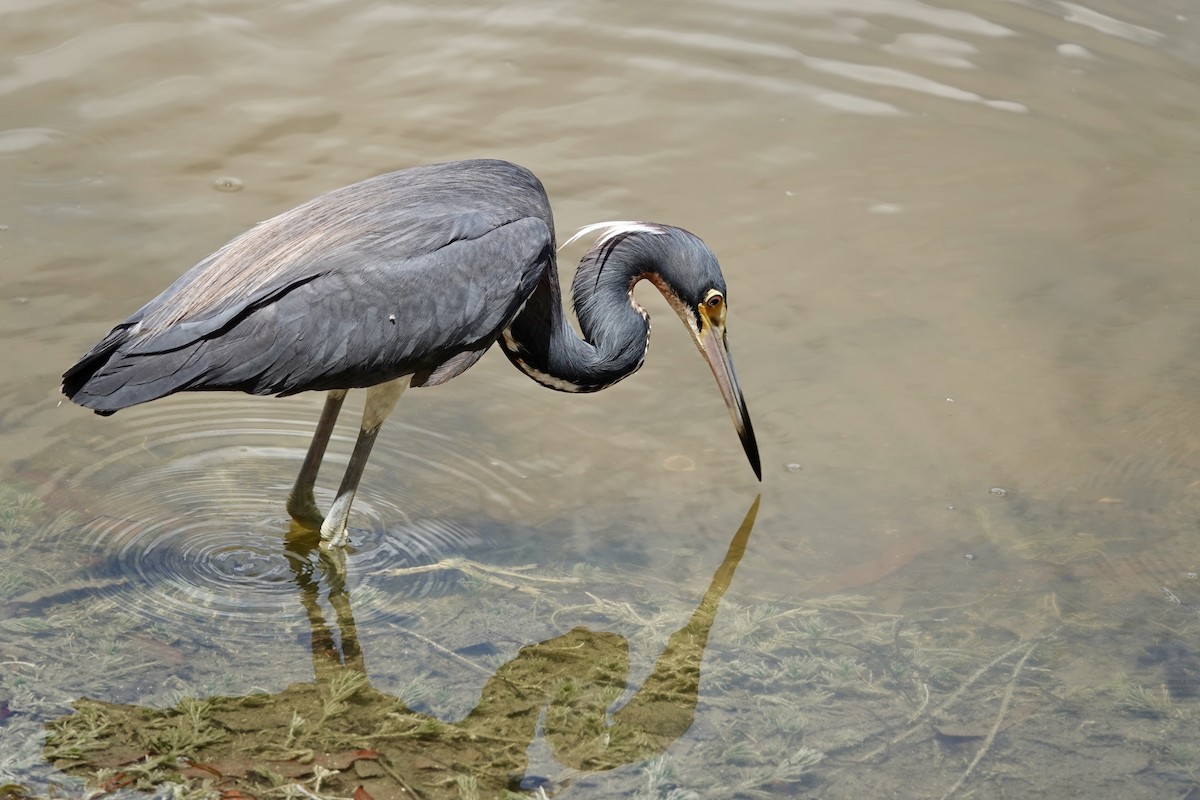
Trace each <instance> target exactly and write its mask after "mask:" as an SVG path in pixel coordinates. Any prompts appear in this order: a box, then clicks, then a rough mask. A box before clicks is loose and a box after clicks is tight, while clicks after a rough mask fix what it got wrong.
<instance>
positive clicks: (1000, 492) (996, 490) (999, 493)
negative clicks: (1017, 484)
mask: <svg viewBox="0 0 1200 800" xmlns="http://www.w3.org/2000/svg"><path fill="white" fill-rule="evenodd" d="M988 492H989V493H990V494H994V495H996V497H1004V496H1005V495H1007V494H1008V489H1005V488H1003V487H1001V486H993V487H992V488H990V489H988Z"/></svg>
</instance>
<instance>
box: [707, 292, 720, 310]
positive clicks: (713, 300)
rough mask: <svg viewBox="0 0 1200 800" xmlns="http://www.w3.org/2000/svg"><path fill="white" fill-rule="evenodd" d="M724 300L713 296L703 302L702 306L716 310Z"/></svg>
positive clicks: (718, 296) (715, 295) (716, 295)
mask: <svg viewBox="0 0 1200 800" xmlns="http://www.w3.org/2000/svg"><path fill="white" fill-rule="evenodd" d="M724 299H725V298H723V297H721V295H719V294H714V295H713V296H712V297H710V298H708V299H707V300H705V301H704V305H706V306H708V307H709V308H717V307H718V306H720V305H721V302H722V301H723V300H724Z"/></svg>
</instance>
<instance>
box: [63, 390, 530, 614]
mask: <svg viewBox="0 0 1200 800" xmlns="http://www.w3.org/2000/svg"><path fill="white" fill-rule="evenodd" d="M265 402H272V401H258V402H256V401H254V400H236V399H235V400H231V401H230V402H226V403H221V404H214V403H211V402H209V403H204V401H203V400H198V401H191V400H189V399H183V400H181V401H180V402H167V403H163V404H161V405H158V406H157V407H155V406H148V407H146V408H144V409H136V410H134V411H132V412H127V413H128V414H129V416H130V417H131V420H130V421H132V422H133V423H134V424H133V425H131V426H129V427H127V428H126V431H127V432H126V433H124V434H120V433H116V434H115V435H114V434H112V429H110V433H109V435H106V436H105V437H103V439H101V437H99V436H98V435H96V436H94V437H93V439H94V440H99V441H101V442H103V443H102V444H100V445H99V446H97V447H95V448H94V452H93V457H92V459H91V462H90V463H87V460H86V459H85V458H83V457H82V456H81V455H79V454H76V453H72V452H70V449H69V448H70V446H69V445H64V450H65V452H64V454H63V458H64V463H66V464H68V465H71V466H66V467H64V468H63V470H62V471H60V473H59V474H58V475H57V476H56V482H57V483H58V485H60V486H62V487H63V489H62V490H61V491H60V492H59V493H58V501H59V502H60V503H62V504H63V506H64V507H68V508H83V509H87V511H88V512H89V513H90V514H91V516H90V519H88V521H87V522H85V523H84V524H82V525H79V526H67V527H63V528H62V529H61V530H60V531H59V533H57V534H56V536H57V538H58V539H59V540H60V541H59V542H57V543H56V545H55V546H56V547H62V548H72V549H74V550H75V551H77V552H79V553H80V558H79V561H80V562H81V563H83V564H85V565H87V569H88V570H89V573H88V574H87V575H84V576H82V577H83V578H86V579H87V580H89V581H93V582H94V581H96V580H97V579H101V580H102V581H104V584H105V586H106V589H105V591H104V594H106V595H107V596H109V597H110V598H111V599H112V600H113V601H114V602H115V603H116V604H117V605H120V606H121V607H123V608H124V609H125V610H127V611H128V612H129V613H131V614H133V615H134V616H135V617H138V618H140V619H144V620H146V621H147V622H149V623H159V624H164V625H169V626H171V627H172V628H173V629H177V628H179V626H181V625H182V626H185V627H188V628H191V629H200V630H222V631H225V630H227V629H228V627H229V626H234V627H236V628H237V629H238V630H239V631H240V632H241V633H240V634H239V635H250V636H267V637H271V638H274V637H276V636H278V635H279V633H280V631H281V630H286V629H288V628H289V627H290V625H291V624H299V623H302V622H303V621H304V619H305V617H304V613H303V607H302V606H301V604H300V603H299V602H298V586H299V585H300V584H302V583H304V582H305V580H306V578H305V576H311V575H313V574H314V571H315V570H316V569H317V564H318V560H319V558H320V556H319V555H318V551H316V550H315V549H314V548H313V547H312V545H313V544H315V536H313V535H312V534H311V533H302V532H300V531H298V530H297V529H294V528H293V526H292V525H291V522H290V520H289V518H288V516H287V514H286V511H285V509H284V502H285V499H286V496H287V492H288V490H289V489H290V486H291V481H292V479H293V478H294V476H295V473H296V471H297V470H298V469H299V465H300V463H301V460H302V459H303V455H304V451H305V448H306V447H307V443H308V438H309V436H310V433H311V425H312V424H313V418H309V417H308V415H307V414H300V413H297V415H296V419H290V418H289V416H288V415H287V413H288V412H290V411H292V410H294V409H298V408H299V407H300V406H301V405H303V406H308V405H309V404H308V403H301V404H296V403H294V402H286V401H285V402H282V403H280V402H278V401H275V402H276V403H277V405H278V406H280V407H281V408H283V409H286V411H285V413H284V414H283V415H281V416H280V417H278V418H274V419H272V418H266V417H262V416H257V415H252V414H249V413H245V414H241V415H239V414H237V413H236V412H237V411H238V410H239V409H241V410H247V409H250V408H253V409H254V411H255V412H256V414H258V415H261V413H262V403H265ZM216 408H219V413H220V415H221V420H223V421H225V424H226V425H228V424H229V421H231V420H236V423H235V424H234V425H232V426H229V427H223V428H217V427H215V426H216V425H219V424H221V422H219V421H218V420H217V419H216V418H215V414H214V409H216ZM206 411H207V413H205V412H206ZM347 416H350V414H349V413H348V414H347ZM314 418H315V415H314ZM89 422H90V420H89ZM345 427H346V428H349V425H348V424H347V425H346V426H345ZM351 431H353V429H352V428H351V429H350V431H347V432H346V433H347V435H339V436H336V437H335V439H334V441H333V442H332V444H331V453H330V454H329V456H328V458H327V461H328V466H327V469H326V470H324V471H323V473H322V478H323V480H322V481H319V483H323V484H324V486H323V487H320V488H319V489H318V503H320V504H322V505H326V506H327V505H328V503H329V502H330V501H331V499H332V496H333V489H332V487H333V486H336V484H337V481H338V480H340V474H341V468H342V467H343V466H344V463H345V459H346V455H345V453H346V452H347V451H348V450H349V448H350V446H351V444H352V439H353V436H352V435H349V433H350V432H351ZM383 436H384V437H387V438H390V437H392V436H396V437H401V438H402V439H403V440H404V441H405V442H406V445H407V447H406V450H411V452H415V453H419V454H420V455H419V457H414V456H412V455H410V453H408V452H401V451H399V450H398V449H396V448H393V447H388V446H387V445H386V443H385V442H384V441H382V440H381V442H380V445H381V446H378V447H377V452H376V456H377V458H373V459H372V461H371V464H370V465H368V469H367V474H366V476H365V478H364V481H363V484H362V486H361V488H360V490H359V493H358V497H357V499H356V502H355V506H354V511H353V513H352V515H351V539H352V542H353V547H352V549H351V551H350V552H349V554H348V556H347V561H348V573H349V574H350V575H351V580H352V581H353V585H352V587H351V588H352V590H353V591H354V592H355V593H357V594H360V595H362V596H363V597H364V598H365V599H364V600H363V601H362V602H361V603H356V613H357V614H358V616H359V619H360V621H365V620H368V619H371V618H372V617H389V618H393V619H394V618H395V617H396V616H397V615H406V614H411V613H413V612H414V611H415V610H416V609H417V607H418V606H417V605H414V604H419V602H420V601H422V600H424V599H427V598H430V597H433V596H437V595H442V594H445V593H447V592H450V591H454V590H456V587H457V581H458V580H459V579H460V577H461V576H459V575H457V574H455V573H436V572H435V573H429V574H423V575H417V576H410V577H406V578H404V579H402V580H400V579H395V578H386V577H379V576H382V575H384V573H386V571H387V570H388V569H391V568H395V567H408V566H418V565H424V564H429V563H432V562H435V561H437V560H439V559H441V558H444V557H447V556H464V555H465V556H467V557H470V554H471V553H472V551H478V550H479V549H481V548H483V547H485V546H488V545H489V539H503V538H504V535H503V528H502V527H501V526H500V523H497V522H492V521H490V519H491V518H490V516H485V517H484V518H483V519H482V520H480V521H471V522H463V521H456V520H449V519H448V518H447V517H446V511H447V510H453V509H455V508H458V507H463V508H471V509H472V510H473V511H475V510H476V509H477V508H479V507H480V506H481V503H480V500H481V499H483V500H485V502H483V503H482V507H484V508H485V509H486V511H487V513H488V514H489V515H490V514H491V513H492V512H495V513H498V514H500V515H501V516H504V515H506V514H507V513H508V512H511V511H515V510H516V509H517V508H518V507H519V506H522V505H524V504H525V503H526V501H527V498H526V497H525V496H524V495H523V493H521V492H519V491H517V490H515V489H514V488H513V486H512V482H513V480H515V475H516V474H515V472H513V471H511V470H506V469H504V468H503V465H501V464H497V463H496V462H495V461H494V460H489V461H486V462H485V461H483V460H481V459H480V457H479V456H478V455H477V454H476V453H473V452H470V451H469V450H468V449H467V447H466V446H465V441H466V439H467V437H465V436H462V435H459V436H445V435H438V434H431V433H429V432H428V431H422V430H421V429H419V428H416V427H414V426H410V425H403V424H399V423H398V422H396V421H395V420H393V421H392V422H391V423H389V425H388V426H386V427H385V429H384V434H383ZM91 444H93V442H88V443H86V444H83V445H79V444H76V445H75V446H76V447H79V446H83V447H85V448H86V447H87V446H88V445H91ZM85 464H86V466H74V465H85ZM497 467H500V468H497ZM389 478H390V479H391V480H389ZM402 485H403V488H401V486H402ZM297 536H299V537H300V538H301V539H304V540H305V541H306V542H307V544H304V543H300V544H297V543H295V541H294V540H295V539H296V537H297ZM289 538H291V539H292V540H293V544H292V545H287V544H286V542H287V540H288V539H289ZM267 619H269V620H271V624H270V625H269V626H264V625H263V624H262V623H263V621H264V620H267Z"/></svg>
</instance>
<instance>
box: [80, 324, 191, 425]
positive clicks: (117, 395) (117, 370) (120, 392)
mask: <svg viewBox="0 0 1200 800" xmlns="http://www.w3.org/2000/svg"><path fill="white" fill-rule="evenodd" d="M137 331H138V323H137V322H134V321H129V322H124V323H122V324H121V325H118V326H117V327H115V328H113V329H112V330H111V331H110V332H109V334H108V335H107V336H105V337H104V338H103V339H101V340H100V341H99V342H98V343H97V344H96V346H95V347H93V348H92V349H91V350H89V351H88V352H87V353H85V354H84V355H83V357H82V358H80V359H79V361H78V362H76V363H75V365H74V366H73V367H71V368H70V369H68V370H67V371H66V372H64V373H63V382H62V392H63V394H65V395H66V396H67V397H68V398H69V399H70V400H71V401H72V402H74V403H78V404H79V405H81V406H84V407H85V408H90V409H92V410H93V411H95V412H96V413H97V414H100V415H102V416H108V415H110V414H114V413H116V412H117V411H120V410H121V409H122V408H128V407H129V406H133V405H137V404H138V403H145V402H147V401H149V400H156V399H158V398H160V397H165V396H166V395H169V394H173V393H175V392H178V391H181V390H183V389H186V388H187V387H188V386H189V385H191V383H192V381H193V380H194V379H195V377H196V376H195V375H194V374H193V373H195V372H196V369H195V366H196V365H195V358H194V355H195V354H194V352H193V348H192V347H183V348H180V349H179V350H175V351H172V352H166V353H162V352H160V353H155V354H153V358H152V359H151V358H147V357H146V355H143V354H139V353H137V352H129V350H130V349H131V347H132V346H133V345H134V344H135V342H136V340H137ZM168 362H170V363H168ZM189 362H191V363H190V364H189Z"/></svg>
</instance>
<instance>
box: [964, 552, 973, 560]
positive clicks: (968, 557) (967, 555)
mask: <svg viewBox="0 0 1200 800" xmlns="http://www.w3.org/2000/svg"><path fill="white" fill-rule="evenodd" d="M963 558H965V559H966V560H967V561H974V560H975V554H974V553H963Z"/></svg>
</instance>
